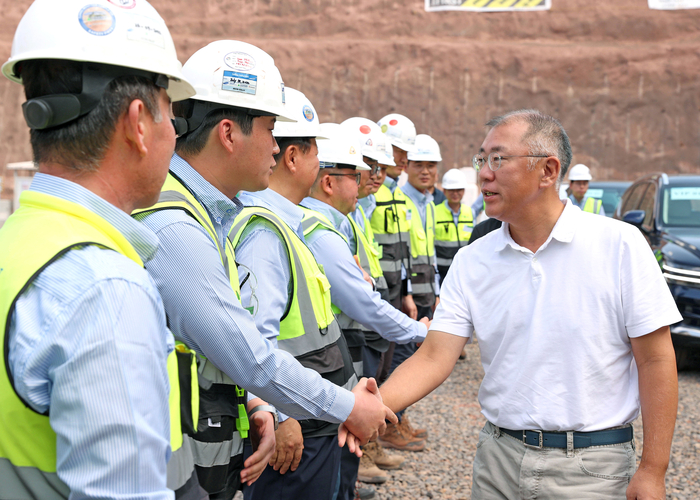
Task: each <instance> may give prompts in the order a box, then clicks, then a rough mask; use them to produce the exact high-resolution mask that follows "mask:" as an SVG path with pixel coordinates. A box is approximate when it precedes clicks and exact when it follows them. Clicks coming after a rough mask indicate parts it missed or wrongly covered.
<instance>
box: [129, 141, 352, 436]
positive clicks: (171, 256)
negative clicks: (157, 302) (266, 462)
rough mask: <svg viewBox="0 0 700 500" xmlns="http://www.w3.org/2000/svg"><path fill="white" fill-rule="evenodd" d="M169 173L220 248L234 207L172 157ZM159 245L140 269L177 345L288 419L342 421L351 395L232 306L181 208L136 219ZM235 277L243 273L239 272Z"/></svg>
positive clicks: (204, 243) (217, 267)
mask: <svg viewBox="0 0 700 500" xmlns="http://www.w3.org/2000/svg"><path fill="white" fill-rule="evenodd" d="M170 170H171V172H173V173H174V174H175V175H176V176H177V177H179V178H180V179H181V180H182V181H183V182H184V183H185V184H186V185H187V187H188V188H189V189H190V191H191V192H192V193H193V194H194V196H195V197H196V198H197V199H198V200H199V201H200V202H201V203H202V205H204V207H205V208H206V210H207V212H208V213H209V216H210V218H211V220H212V223H213V225H214V227H215V228H216V233H217V235H218V236H219V241H220V244H221V245H222V246H223V245H224V243H225V238H226V237H227V235H228V232H229V230H230V229H231V226H232V225H233V221H234V219H235V217H236V215H237V214H238V213H239V212H240V210H241V208H242V204H241V203H240V201H238V199H234V200H230V199H228V198H227V197H226V196H225V195H224V194H223V193H221V192H220V191H219V190H218V189H216V188H215V187H214V186H212V185H211V184H210V183H209V182H207V181H206V180H205V179H204V178H203V177H202V176H201V175H200V174H199V173H198V172H197V171H196V170H195V169H194V168H192V166H191V165H189V164H188V163H187V162H186V161H185V160H183V159H182V158H181V157H179V156H178V155H177V154H176V155H173V158H172V160H171V162H170ZM143 222H144V224H146V225H147V226H148V227H150V228H151V229H152V230H153V231H154V232H155V233H156V234H157V235H158V238H159V240H160V247H159V250H158V254H157V255H156V256H155V258H154V259H153V260H152V261H151V262H149V263H148V265H147V266H146V269H147V270H148V272H149V273H150V274H151V276H153V278H154V279H155V282H156V284H157V285H158V290H159V291H160V294H161V296H162V297H163V303H164V304H165V311H166V313H167V315H168V320H169V324H170V328H171V330H172V332H173V334H174V335H175V337H176V338H177V339H180V340H182V341H183V342H184V343H185V344H187V345H188V346H190V347H191V348H193V349H195V350H196V351H198V352H199V353H201V354H203V355H205V356H206V357H207V358H208V359H209V360H210V361H212V362H213V363H214V364H215V365H216V366H217V367H219V368H220V369H221V370H222V371H223V372H224V373H226V374H227V375H228V376H229V377H231V379H233V380H234V381H235V382H236V383H237V384H239V385H240V386H241V387H244V388H246V389H248V390H249V391H251V392H253V393H255V394H256V395H257V396H259V397H261V398H263V399H264V400H265V401H267V402H269V403H271V404H274V405H275V406H276V407H277V408H278V409H280V410H282V411H283V412H284V413H286V414H287V415H290V416H293V417H295V418H299V419H303V418H317V419H321V420H325V421H328V422H332V423H340V422H343V421H345V420H346V419H347V417H348V416H349V415H350V412H351V411H352V408H353V406H354V404H355V396H354V395H353V394H352V393H351V392H349V391H346V390H344V389H342V388H340V387H338V386H336V385H334V384H332V383H330V382H328V381H326V380H324V379H322V378H321V376H320V375H319V374H318V373H316V372H314V371H312V370H307V369H305V368H303V367H302V366H301V365H300V364H299V363H298V362H297V361H296V360H295V359H294V358H293V357H292V356H291V355H290V354H288V353H286V352H284V351H281V350H278V349H275V346H274V345H273V344H272V343H271V342H269V341H266V340H265V339H264V338H263V336H262V335H260V332H259V331H258V329H257V328H256V324H255V321H254V319H253V317H252V316H251V314H250V313H249V312H248V311H247V310H246V309H244V308H243V306H242V305H241V303H240V302H239V301H238V298H237V297H236V295H235V293H234V292H233V289H232V288H231V284H230V282H229V278H228V277H227V276H226V272H225V270H224V267H223V266H222V265H221V260H220V257H219V252H218V250H217V248H216V246H215V245H214V243H213V242H212V241H211V238H210V237H209V235H208V233H207V232H206V230H205V229H204V228H203V227H202V226H201V225H200V224H199V223H198V222H197V221H196V220H195V219H193V218H192V217H190V216H189V215H187V214H186V213H185V212H184V211H182V210H162V211H158V212H154V213H151V214H149V215H147V216H146V217H144V218H143ZM239 272H240V277H241V279H242V278H243V277H244V276H245V270H243V269H242V268H241V269H240V270H239Z"/></svg>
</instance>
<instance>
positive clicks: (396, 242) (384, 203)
mask: <svg viewBox="0 0 700 500" xmlns="http://www.w3.org/2000/svg"><path fill="white" fill-rule="evenodd" d="M374 197H375V201H376V203H377V206H376V208H375V209H374V212H372V218H371V220H370V227H371V229H372V231H373V232H374V239H375V241H376V242H377V243H378V244H379V245H381V246H382V255H381V257H380V259H379V263H380V266H381V268H382V272H383V273H384V276H385V278H386V279H387V281H388V282H390V283H393V284H394V285H393V286H400V283H401V277H400V273H401V263H402V261H403V262H404V267H405V268H406V271H407V272H408V271H409V269H410V265H411V263H410V259H409V246H410V243H409V242H410V235H409V230H410V224H409V222H408V220H407V219H406V195H405V194H404V193H403V191H401V189H400V188H398V187H397V188H396V189H395V190H394V192H393V193H392V192H391V190H390V189H389V188H388V187H386V186H385V185H384V184H382V185H381V186H380V187H379V190H378V191H377V192H376V194H375V195H374ZM392 275H394V276H392ZM390 286H392V285H390Z"/></svg>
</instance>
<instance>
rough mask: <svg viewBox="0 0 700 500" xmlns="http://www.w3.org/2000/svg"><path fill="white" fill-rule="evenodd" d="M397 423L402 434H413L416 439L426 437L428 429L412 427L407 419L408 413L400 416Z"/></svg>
mask: <svg viewBox="0 0 700 500" xmlns="http://www.w3.org/2000/svg"><path fill="white" fill-rule="evenodd" d="M399 425H401V427H402V429H403V431H404V434H407V435H409V436H413V437H414V438H417V439H428V429H419V428H416V427H413V426H412V425H411V422H410V421H409V420H408V415H406V414H405V413H404V414H403V415H402V416H401V422H399Z"/></svg>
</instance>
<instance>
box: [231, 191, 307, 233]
mask: <svg viewBox="0 0 700 500" xmlns="http://www.w3.org/2000/svg"><path fill="white" fill-rule="evenodd" d="M238 199H239V200H240V201H241V203H243V205H245V206H246V207H263V208H267V209H269V210H271V211H272V212H274V213H275V215H277V216H278V217H279V218H280V219H282V221H284V223H285V224H287V225H288V226H289V227H291V228H292V229H294V230H295V231H296V233H297V234H298V235H302V234H303V231H302V229H301V219H302V218H303V217H304V212H303V211H302V210H301V208H299V207H298V206H297V205H295V204H294V203H292V202H291V201H289V200H288V199H287V198H285V197H284V196H282V195H281V194H279V193H278V192H276V191H273V190H272V189H269V188H268V189H265V190H264V191H258V192H256V193H249V192H248V191H241V193H239V195H238Z"/></svg>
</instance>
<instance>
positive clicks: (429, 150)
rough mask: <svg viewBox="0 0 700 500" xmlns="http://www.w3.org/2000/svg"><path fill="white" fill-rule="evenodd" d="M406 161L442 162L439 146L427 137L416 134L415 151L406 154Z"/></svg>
mask: <svg viewBox="0 0 700 500" xmlns="http://www.w3.org/2000/svg"><path fill="white" fill-rule="evenodd" d="M408 161H442V156H440V145H439V144H438V143H437V141H436V140H435V139H433V138H432V137H430V136H429V135H426V134H418V135H417V136H416V145H415V149H414V150H413V151H409V152H408Z"/></svg>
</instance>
